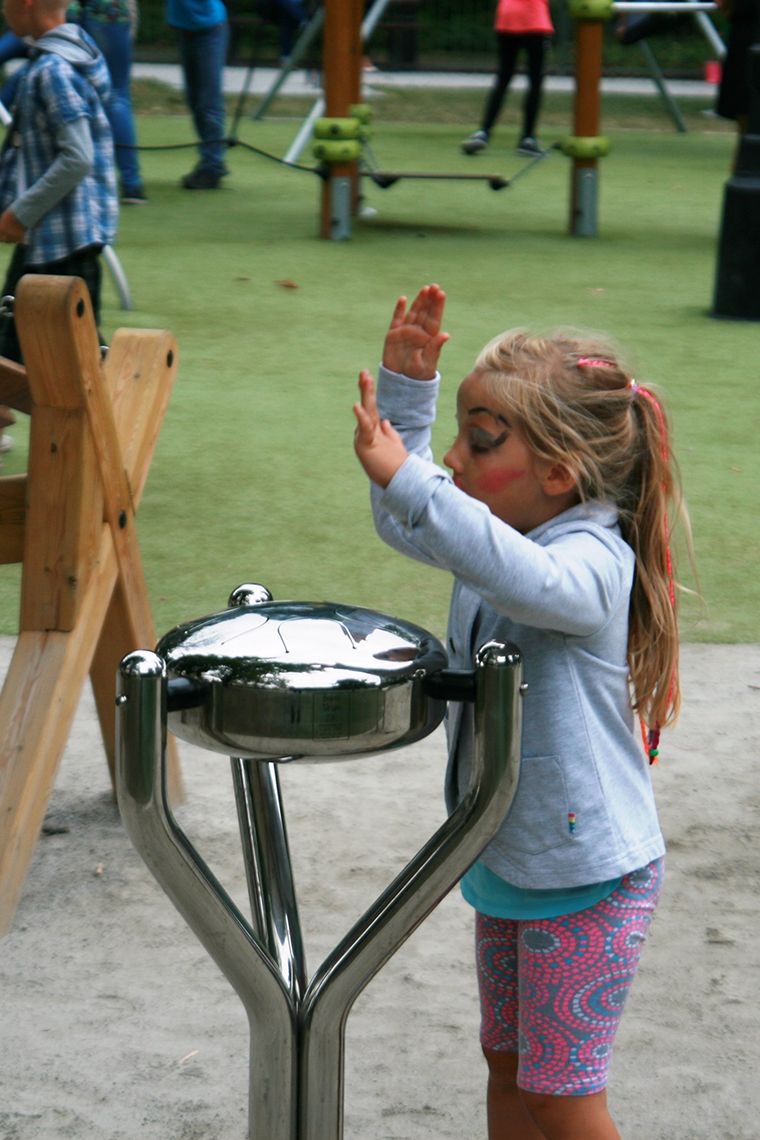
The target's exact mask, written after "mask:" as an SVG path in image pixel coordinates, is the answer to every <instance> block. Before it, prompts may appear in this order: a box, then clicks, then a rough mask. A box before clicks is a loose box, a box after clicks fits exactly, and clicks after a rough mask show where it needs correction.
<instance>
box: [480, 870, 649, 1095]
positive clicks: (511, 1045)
mask: <svg viewBox="0 0 760 1140" xmlns="http://www.w3.org/2000/svg"><path fill="white" fill-rule="evenodd" d="M663 871H664V860H663V859H657V860H655V862H653V863H650V864H649V866H648V867H642V868H641V869H640V870H638V871H634V872H632V873H631V874H630V875H626V876H625V878H624V879H623V881H622V883H621V884H620V886H619V887H618V888H617V890H615V891H613V892H612V894H611V895H608V896H607V898H605V899H602V901H601V902H598V903H596V904H595V905H594V906H591V907H588V908H587V909H586V910H582V911H578V912H577V913H576V914H565V915H561V916H560V917H559V918H545V919H530V920H525V921H523V920H513V919H508V918H490V917H488V916H487V915H484V914H479V913H478V914H477V916H476V926H475V933H476V951H477V963H478V984H479V987H480V1009H481V1027H480V1042H481V1045H482V1046H483V1048H484V1049H488V1050H495V1051H504V1052H511V1053H519V1055H520V1061H519V1068H518V1073H517V1084H518V1086H519V1087H520V1088H521V1089H525V1090H526V1092H536V1093H546V1094H549V1095H553V1096H587V1095H589V1094H590V1093H596V1092H600V1091H601V1090H602V1089H603V1088H605V1086H606V1084H607V1070H608V1068H609V1063H610V1058H611V1056H612V1047H613V1044H614V1041H615V1034H616V1033H617V1028H618V1025H619V1024H620V1018H621V1016H622V1013H623V1006H624V1004H625V999H626V997H627V996H628V991H629V989H630V987H631V983H632V981H633V978H634V974H635V973H636V967H637V966H638V962H639V957H640V956H641V949H642V944H643V942H644V940H645V938H646V936H647V932H648V930H649V924H650V922H651V921H652V915H653V913H654V909H655V907H656V905H657V901H658V899H659V896H660V891H661V889H662V880H663Z"/></svg>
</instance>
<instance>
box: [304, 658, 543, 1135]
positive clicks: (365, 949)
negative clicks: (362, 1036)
mask: <svg viewBox="0 0 760 1140" xmlns="http://www.w3.org/2000/svg"><path fill="white" fill-rule="evenodd" d="M475 675H476V691H475V757H474V763H473V771H472V777H471V784H470V788H469V790H468V792H467V794H466V796H465V797H464V799H463V800H462V802H461V803H460V804H459V806H458V807H457V808H456V810H455V811H454V812H453V813H452V815H451V816H449V818H448V819H447V820H446V821H445V823H443V824H442V825H441V827H440V828H439V829H438V831H437V832H436V833H435V835H433V836H432V837H431V839H429V840H428V842H427V843H426V844H425V845H424V846H423V847H422V849H421V850H420V851H419V852H418V854H417V855H416V856H415V857H414V858H413V859H412V860H411V862H410V863H408V864H407V866H406V867H405V868H404V870H403V871H402V872H401V874H400V875H398V877H397V878H396V879H395V880H394V881H393V883H391V885H390V886H389V887H388V888H387V889H386V890H385V891H384V892H383V894H382V895H380V897H379V898H378V899H377V900H376V902H375V903H374V904H373V906H372V907H370V909H369V910H368V911H367V912H366V913H365V914H364V915H363V916H362V918H361V919H359V921H358V923H357V924H356V925H355V926H354V927H353V929H352V930H351V931H349V933H348V934H347V935H346V937H345V938H344V939H343V940H342V941H341V942H340V943H339V944H338V946H337V947H336V948H335V950H333V952H332V954H330V955H329V956H328V958H326V959H325V961H324V963H323V964H322V966H321V967H320V969H319V970H318V971H317V973H316V974H315V976H314V978H313V980H312V982H311V984H310V985H309V988H308V990H307V992H306V997H305V999H304V1003H303V1009H302V1016H301V1034H302V1038H301V1056H300V1071H299V1094H298V1101H299V1130H298V1137H299V1140H341V1137H342V1135H343V1053H344V1036H345V1024H346V1019H347V1017H348V1014H349V1011H350V1009H351V1006H352V1004H353V1002H354V1001H355V999H356V998H357V996H358V995H359V993H361V991H362V990H363V989H364V987H365V986H366V985H367V983H368V982H369V981H370V979H371V978H373V977H374V975H375V974H376V973H377V971H378V970H379V969H380V968H381V966H383V965H384V963H385V962H387V961H388V959H389V958H390V957H391V955H392V954H393V953H394V952H395V951H396V950H397V949H398V947H399V946H400V945H401V944H402V942H404V941H405V940H406V939H407V938H408V937H409V935H410V934H411V933H412V932H413V931H414V930H415V929H416V927H417V926H419V924H420V923H421V922H422V921H423V919H424V918H425V917H426V916H427V915H428V914H429V913H430V911H431V910H433V908H434V907H435V906H436V905H437V903H438V902H440V900H441V899H442V898H443V896H444V895H445V894H446V893H447V892H448V891H449V890H450V889H451V887H452V886H454V884H455V883H456V882H457V881H458V880H459V879H460V878H461V876H462V875H463V874H464V872H465V871H466V870H467V868H468V867H469V866H470V865H471V864H472V863H473V862H474V861H475V859H477V857H478V855H479V854H480V853H481V851H482V850H483V848H484V847H485V846H486V844H487V843H488V842H489V840H490V839H491V838H492V837H493V835H494V834H495V833H496V831H497V829H498V828H499V826H500V824H501V823H502V821H503V819H504V817H505V815H506V813H507V811H508V810H509V806H510V804H511V802H512V798H513V796H514V793H515V790H516V788H517V779H518V775H519V767H520V738H521V731H520V726H521V708H520V688H521V685H520V682H521V676H522V662H521V658H520V655H519V652H518V651H517V650H516V649H515V648H514V647H513V646H506V645H499V644H495V643H490V644H488V645H484V646H483V647H482V648H481V649H480V650H479V651H478V654H477V657H476V669H475Z"/></svg>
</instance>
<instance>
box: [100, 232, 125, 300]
mask: <svg viewBox="0 0 760 1140" xmlns="http://www.w3.org/2000/svg"><path fill="white" fill-rule="evenodd" d="M103 260H104V262H105V263H106V268H107V269H108V271H109V273H110V274H111V277H112V278H113V283H114V285H115V286H116V292H117V293H118V294H119V302H120V303H121V307H122V309H131V308H132V294H131V293H130V291H129V282H128V281H127V275H126V273H125V272H124V268H123V266H122V264H121V262H120V261H119V259H118V257H117V256H116V253H115V252H114V248H113V246H110V245H104V246H103Z"/></svg>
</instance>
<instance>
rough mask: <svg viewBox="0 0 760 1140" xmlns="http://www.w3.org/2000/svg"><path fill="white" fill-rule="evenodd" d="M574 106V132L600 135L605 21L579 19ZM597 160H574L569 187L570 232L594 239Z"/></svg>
mask: <svg viewBox="0 0 760 1140" xmlns="http://www.w3.org/2000/svg"><path fill="white" fill-rule="evenodd" d="M575 29H576V33H575V76H576V79H575V103H574V109H573V133H574V135H575V136H576V137H577V138H596V137H598V135H599V123H600V107H601V79H602V52H603V46H604V20H601V19H599V20H593V19H576V22H575ZM597 164H598V159H597V158H595V157H591V158H581V157H577V156H576V157H574V158H573V160H572V172H571V186H570V233H571V234H573V235H575V236H576V237H595V236H596V230H597V196H598V193H597V191H598V170H597Z"/></svg>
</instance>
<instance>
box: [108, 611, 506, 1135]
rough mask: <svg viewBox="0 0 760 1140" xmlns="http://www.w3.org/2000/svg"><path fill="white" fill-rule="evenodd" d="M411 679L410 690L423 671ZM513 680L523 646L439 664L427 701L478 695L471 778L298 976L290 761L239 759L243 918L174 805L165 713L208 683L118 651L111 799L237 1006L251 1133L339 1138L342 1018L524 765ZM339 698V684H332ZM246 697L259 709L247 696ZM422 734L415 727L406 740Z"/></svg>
mask: <svg viewBox="0 0 760 1140" xmlns="http://www.w3.org/2000/svg"><path fill="white" fill-rule="evenodd" d="M395 628H396V627H394V629H395ZM159 648H160V646H159ZM380 656H382V654H381V655H380ZM389 659H390V657H389ZM415 677H416V681H415V683H418V682H419V670H417V672H416V674H415ZM520 680H521V661H520V656H519V653H518V651H517V650H515V649H514V648H513V647H510V646H507V645H501V644H495V643H492V644H488V645H486V646H484V647H483V648H482V649H481V650H480V651H479V652H478V654H477V659H476V662H475V669H474V671H473V672H472V674H457V675H453V674H449V673H448V671H447V670H445V669H444V670H440V671H439V672H437V673H435V672H433V673H431V674H430V675H429V676H427V677H426V678H425V679H424V681H423V682H422V686H423V687H424V688H425V690H426V692H427V693H429V694H431V699H432V700H435V701H441V702H442V701H444V700H447V699H458V698H460V697H462V696H464V697H465V699H471V700H473V701H474V722H475V758H474V763H473V768H472V777H471V783H470V787H469V789H468V791H467V794H466V795H465V797H464V798H463V800H462V801H461V802H460V804H459V806H458V807H457V808H456V810H455V811H454V812H453V813H452V814H451V816H449V818H448V819H447V820H446V821H445V822H444V823H443V824H442V825H441V827H440V828H439V829H438V830H437V831H436V832H435V834H434V835H433V836H432V837H431V838H430V839H429V840H428V841H427V842H426V843H425V844H424V846H423V847H422V848H421V849H420V851H419V852H418V854H417V855H416V856H415V857H414V858H413V859H412V860H411V861H410V862H409V863H408V864H407V866H406V867H405V868H404V870H403V871H402V872H401V873H400V874H399V875H398V876H397V878H396V879H395V880H394V881H393V882H392V883H391V884H390V885H389V886H388V887H387V889H386V890H385V891H384V892H383V893H382V894H381V895H380V896H379V898H378V899H377V900H376V901H375V903H374V904H373V905H372V906H371V907H370V908H369V910H367V912H366V913H365V914H364V915H363V916H362V917H361V918H360V919H359V921H358V922H357V923H356V924H355V925H354V927H353V929H351V930H350V931H349V932H348V934H346V936H345V937H344V938H343V939H342V940H341V942H340V943H339V944H338V945H337V946H336V947H335V949H334V950H333V951H332V953H331V954H330V955H328V957H327V958H326V960H325V961H324V962H323V964H322V965H321V966H320V967H319V969H318V970H317V971H316V973H315V974H314V977H313V978H312V980H311V981H310V982H309V983H308V984H307V981H306V969H305V961H304V955H303V947H302V941H301V932H300V926H299V921H298V913H297V906H296V896H295V890H294V888H293V882H292V875H291V866H290V857H289V852H288V842H287V835H286V830H285V817H284V812H283V809H282V803H281V799H280V792H279V784H278V779H277V764H276V761H277V760H282V759H285V757H272V758H271V760H267V759H262V758H251V757H248V758H245V757H240V758H233V760H232V765H233V781H234V785H235V792H236V798H237V804H238V816H239V823H240V828H241V835H242V841H243V854H244V860H245V866H246V874H247V879H248V888H249V894H250V898H251V906H252V911H253V921H252V922H249V921H248V920H247V919H246V918H245V917H244V916H243V914H242V913H241V912H240V910H239V909H238V908H237V906H236V905H235V903H234V902H233V901H232V899H231V898H230V897H229V895H228V894H227V892H226V891H225V889H224V887H223V886H222V884H221V883H219V881H218V880H217V879H216V878H215V876H214V875H213V873H212V872H211V871H210V869H209V868H208V866H207V865H206V864H205V862H204V861H203V859H202V858H201V856H200V855H199V854H198V852H197V851H196V850H195V849H194V848H193V846H192V845H191V843H190V842H189V840H188V839H187V837H186V836H185V834H184V833H183V832H182V830H181V829H180V828H179V826H178V825H177V823H176V821H175V819H174V818H173V816H172V812H171V810H170V807H169V804H168V802H167V796H166V779H165V748H166V732H167V711H168V710H171V708H172V706H174V707H175V708H176V707H185V706H183V704H182V703H183V702H187V703H192V702H193V701H203V700H211V698H210V697H209V694H208V690H205V691H204V689H203V686H200V687H195V688H194V686H193V685H192V684H190V685H189V686H187V685H184V687H183V686H182V685H180V688H181V689H182V691H181V692H177V691H175V690H176V686H177V682H175V681H174V680H172V679H170V678H169V676H168V672H167V664H166V661H165V660H164V659H163V657H162V656H160V655H159V654H158V653H152V652H148V651H138V652H135V653H131V654H130V655H129V656H128V657H126V658H125V659H124V660H123V662H122V664H121V668H120V671H119V676H118V695H117V707H118V733H117V735H118V740H117V789H118V797H119V805H120V808H121V812H122V816H123V818H124V822H125V825H126V827H127V830H128V832H129V835H130V837H131V838H132V841H133V842H134V844H135V846H136V847H137V849H138V851H139V852H140V854H141V856H142V858H143V859H144V860H145V862H146V864H147V865H148V867H149V868H150V870H151V871H152V873H153V875H154V876H155V877H156V879H157V880H158V882H159V883H160V884H161V886H162V887H163V889H164V890H165V892H166V893H167V895H168V896H169V898H170V899H171V900H172V902H173V903H174V905H175V906H176V907H177V909H178V910H179V912H180V913H181V914H182V915H183V917H184V918H185V920H186V922H187V923H188V925H189V926H190V927H191V929H192V930H193V931H194V932H195V934H196V935H197V936H198V938H199V939H200V941H201V942H202V943H203V945H204V946H205V948H206V950H207V951H208V953H209V954H210V955H211V957H212V958H213V959H214V961H215V962H216V963H217V965H218V966H219V968H220V969H221V970H222V972H223V973H224V974H225V976H226V977H227V979H228V980H229V982H230V983H231V985H232V986H233V987H234V989H235V990H236V991H237V993H238V995H239V997H240V998H241V1000H242V1002H243V1004H244V1006H245V1009H246V1012H247V1014H248V1019H249V1025H250V1041H251V1048H250V1082H249V1136H250V1137H251V1140H254V1138H255V1140H340V1138H341V1137H342V1135H343V1067H344V1066H343V1053H344V1036H345V1024H346V1019H347V1017H348V1014H349V1011H350V1009H351V1006H352V1004H353V1002H354V1000H355V999H356V997H357V996H358V995H359V993H360V992H361V991H362V990H363V989H364V987H365V986H366V985H367V983H368V982H369V981H370V979H371V978H372V977H373V976H374V975H375V974H376V973H377V971H378V970H379V969H380V968H381V967H382V966H383V965H384V963H385V962H386V961H387V960H388V959H389V958H390V957H391V955H392V954H393V953H394V952H395V951H396V949H397V948H398V947H399V946H400V945H401V943H402V942H403V941H404V940H405V939H406V938H407V937H408V936H409V935H410V934H411V933H412V931H413V930H414V929H415V928H416V927H417V926H418V925H419V924H420V923H421V922H422V921H423V919H424V918H425V917H426V916H427V915H428V914H429V913H430V911H431V910H433V908H434V907H435V906H436V905H437V903H438V902H439V901H440V900H441V899H442V898H443V896H444V895H445V894H446V893H447V892H448V891H449V890H450V888H451V887H452V886H453V885H454V884H455V883H456V882H457V881H458V879H459V878H460V877H461V876H462V874H463V873H464V872H465V870H466V869H467V867H468V866H469V865H470V864H471V863H472V862H473V861H474V860H475V859H476V858H477V857H478V855H479V854H480V852H481V851H482V849H483V847H484V846H485V845H486V844H487V843H488V841H489V840H490V839H491V837H492V836H493V835H494V833H495V832H496V830H497V828H498V826H499V824H500V823H501V821H502V820H503V818H504V816H505V814H506V812H507V810H508V808H509V805H510V803H511V801H512V797H513V795H514V791H515V788H516V784H517V778H518V774H519V743H520V725H521V717H520V690H521V683H520ZM394 683H395V682H394ZM338 692H339V693H342V692H343V689H342V688H341V687H340V686H339V687H338ZM397 695H398V694H397V693H396V696H394V700H397ZM214 699H215V700H218V699H219V694H218V693H217V695H216V697H215V698H214ZM250 700H251V703H252V705H254V704H255V702H256V700H257V694H256V691H255V689H252V691H251V696H250ZM394 707H395V706H394ZM238 714H239V694H238V704H237V705H236V715H238ZM433 727H434V726H433ZM428 731H429V729H428ZM419 736H420V733H419V732H417V733H416V736H415V738H416V739H419ZM398 743H399V741H396V743H395V744H394V745H393V746H394V747H395V746H398ZM400 743H403V740H402V741H400ZM363 750H364V751H367V750H368V749H367V748H366V747H365V748H364V749H363ZM377 750H378V749H375V751H377ZM298 755H299V756H300V757H304V756H308V755H309V741H308V740H304V741H303V742H302V743H301V744H300V745H299V748H298ZM319 755H323V743H322V745H321V746H320V748H319ZM354 762H356V761H354Z"/></svg>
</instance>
